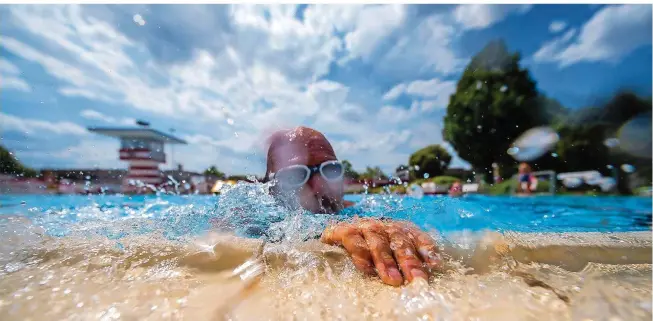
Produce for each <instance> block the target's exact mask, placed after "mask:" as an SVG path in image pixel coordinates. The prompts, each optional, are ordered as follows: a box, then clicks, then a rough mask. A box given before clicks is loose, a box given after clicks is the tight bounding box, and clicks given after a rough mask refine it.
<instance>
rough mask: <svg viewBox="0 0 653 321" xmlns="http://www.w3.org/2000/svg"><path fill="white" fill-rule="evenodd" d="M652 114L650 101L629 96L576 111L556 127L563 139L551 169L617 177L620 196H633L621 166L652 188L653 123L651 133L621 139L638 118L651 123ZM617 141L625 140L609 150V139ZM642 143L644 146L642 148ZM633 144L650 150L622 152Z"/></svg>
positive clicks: (644, 131) (646, 132)
mask: <svg viewBox="0 0 653 321" xmlns="http://www.w3.org/2000/svg"><path fill="white" fill-rule="evenodd" d="M650 113H651V100H650V99H643V98H641V97H638V96H637V95H635V94H633V93H629V92H619V93H617V94H616V95H615V96H614V97H612V98H611V99H610V100H609V101H607V102H606V103H605V104H604V105H602V106H599V107H587V108H583V109H580V110H578V111H576V112H575V113H573V114H571V115H570V117H569V119H568V120H567V121H566V122H564V123H562V124H558V125H557V126H556V127H555V128H556V131H557V132H558V134H559V135H560V141H559V142H558V144H557V145H556V147H555V152H556V154H557V155H558V157H559V160H558V162H557V163H556V164H555V166H550V168H553V169H555V170H557V171H583V170H596V171H599V172H601V173H602V174H603V175H605V176H615V175H616V178H617V188H618V191H619V193H621V194H630V193H631V190H630V186H629V182H628V178H629V175H628V173H626V172H624V171H623V169H622V168H621V165H622V164H630V165H634V166H635V167H636V168H637V171H638V172H639V173H640V175H641V176H643V177H645V178H646V181H647V183H648V184H650V177H651V155H650V145H651V143H650V139H651V127H650V121H649V123H648V126H647V128H648V130H642V131H641V132H637V134H636V135H633V136H632V137H623V136H620V135H619V134H620V133H623V132H622V129H623V125H624V124H625V123H627V122H628V121H630V120H633V119H634V118H636V117H638V118H641V117H643V118H642V119H648V120H650ZM617 137H619V138H621V139H622V141H621V142H620V143H616V144H615V145H614V146H612V147H609V146H607V144H606V142H607V140H608V139H610V138H617ZM645 140H648V141H645ZM633 141H637V142H633ZM640 142H643V143H644V144H639V143H640ZM634 143H635V144H638V146H646V145H648V150H647V151H644V152H641V151H640V152H639V153H637V154H632V153H628V152H625V151H624V150H623V148H622V147H623V146H624V144H634ZM610 167H611V168H610Z"/></svg>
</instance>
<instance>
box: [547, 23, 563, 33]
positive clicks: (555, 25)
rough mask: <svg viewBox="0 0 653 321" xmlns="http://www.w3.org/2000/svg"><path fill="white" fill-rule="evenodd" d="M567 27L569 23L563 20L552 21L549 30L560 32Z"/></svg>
mask: <svg viewBox="0 0 653 321" xmlns="http://www.w3.org/2000/svg"><path fill="white" fill-rule="evenodd" d="M565 28H567V23H566V22H564V21H562V20H555V21H551V24H549V31H550V32H552V33H558V32H560V31H562V30H565Z"/></svg>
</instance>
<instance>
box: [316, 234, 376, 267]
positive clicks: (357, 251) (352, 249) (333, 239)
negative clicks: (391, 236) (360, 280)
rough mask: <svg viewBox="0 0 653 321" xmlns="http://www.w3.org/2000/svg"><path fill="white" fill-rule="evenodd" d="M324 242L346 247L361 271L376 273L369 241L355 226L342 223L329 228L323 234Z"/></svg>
mask: <svg viewBox="0 0 653 321" xmlns="http://www.w3.org/2000/svg"><path fill="white" fill-rule="evenodd" d="M322 242H324V243H326V244H330V245H340V246H342V247H344V248H345V250H346V251H347V253H349V255H350V256H351V259H352V262H353V263H354V266H356V268H357V269H358V270H359V271H361V272H363V273H365V274H370V275H373V274H376V272H375V271H374V265H373V261H372V255H371V253H370V250H369V249H368V247H367V242H366V241H365V239H364V238H363V234H362V233H361V232H360V230H358V228H356V227H355V226H353V225H351V224H348V223H340V224H338V225H335V226H333V227H331V228H328V229H327V230H326V231H325V232H324V233H323V234H322Z"/></svg>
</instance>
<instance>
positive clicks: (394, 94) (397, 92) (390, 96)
mask: <svg viewBox="0 0 653 321" xmlns="http://www.w3.org/2000/svg"><path fill="white" fill-rule="evenodd" d="M405 90H406V85H405V84H398V85H396V86H394V87H392V88H391V89H390V90H388V91H387V92H386V93H385V94H384V95H383V100H395V99H397V98H399V96H401V94H403V93H404V91H405Z"/></svg>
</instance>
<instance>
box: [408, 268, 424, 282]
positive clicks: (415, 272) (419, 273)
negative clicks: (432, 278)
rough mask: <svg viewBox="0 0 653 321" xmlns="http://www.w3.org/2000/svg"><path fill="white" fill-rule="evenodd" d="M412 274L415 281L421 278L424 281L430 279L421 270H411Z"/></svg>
mask: <svg viewBox="0 0 653 321" xmlns="http://www.w3.org/2000/svg"><path fill="white" fill-rule="evenodd" d="M410 274H412V275H413V279H415V278H421V279H424V280H428V278H429V277H428V276H427V275H426V273H424V271H422V270H420V269H412V270H410Z"/></svg>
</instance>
